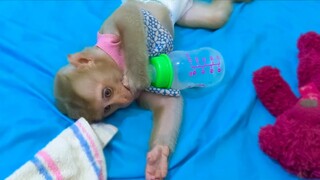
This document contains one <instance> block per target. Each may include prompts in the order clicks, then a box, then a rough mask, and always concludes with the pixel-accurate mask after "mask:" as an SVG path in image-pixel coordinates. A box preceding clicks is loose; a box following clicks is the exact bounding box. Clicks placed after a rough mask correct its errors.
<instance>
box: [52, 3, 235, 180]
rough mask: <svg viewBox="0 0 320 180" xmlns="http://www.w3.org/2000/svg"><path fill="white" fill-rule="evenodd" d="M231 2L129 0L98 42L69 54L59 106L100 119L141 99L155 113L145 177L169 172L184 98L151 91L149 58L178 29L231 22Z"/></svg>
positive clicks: (165, 47)
mask: <svg viewBox="0 0 320 180" xmlns="http://www.w3.org/2000/svg"><path fill="white" fill-rule="evenodd" d="M231 11H232V0H214V1H213V2H211V3H201V2H193V1H192V0H179V1H178V0H127V1H125V2H123V3H122V5H121V6H120V7H119V8H118V9H116V10H115V11H114V12H113V14H112V15H111V16H110V17H108V18H107V19H106V20H105V21H104V23H103V24H102V26H101V28H100V30H99V31H98V33H97V43H96V45H95V46H92V47H87V48H85V49H84V50H82V51H80V52H77V53H74V54H71V55H68V61H69V64H68V65H66V66H65V67H63V68H61V69H60V70H59V71H58V73H57V75H56V77H55V86H54V87H55V89H54V95H55V98H56V105H57V107H58V109H59V110H60V111H61V112H62V113H64V114H66V115H67V116H68V117H70V118H72V119H78V118H80V117H84V118H85V119H87V120H88V121H89V123H94V122H98V121H101V120H102V119H104V118H105V117H107V116H109V115H110V114H112V113H113V112H115V111H116V110H117V109H119V108H125V107H127V106H128V105H129V104H130V103H131V102H133V101H134V100H137V101H138V103H139V105H140V106H141V107H143V108H147V109H150V110H152V111H153V120H154V127H153V130H152V136H151V139H150V151H149V152H148V154H147V165H146V171H145V176H146V179H163V178H164V177H166V175H167V169H168V157H169V154H170V153H172V152H173V151H174V148H175V144H176V139H177V136H178V131H179V128H180V124H181V112H182V98H181V97H172V96H164V95H160V94H154V93H151V92H149V91H146V88H148V87H149V86H150V77H149V75H148V69H147V66H148V63H149V62H148V61H149V57H152V56H157V55H160V54H162V53H169V52H170V51H172V50H173V35H174V33H173V27H174V24H175V23H177V24H179V25H181V26H187V27H192V28H207V29H217V28H219V27H221V26H223V25H224V24H225V23H226V21H227V20H228V18H229V16H230V14H231Z"/></svg>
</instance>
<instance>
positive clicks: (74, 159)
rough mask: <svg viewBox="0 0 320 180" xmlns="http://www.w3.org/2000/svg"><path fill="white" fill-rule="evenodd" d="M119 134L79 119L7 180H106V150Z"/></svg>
mask: <svg viewBox="0 0 320 180" xmlns="http://www.w3.org/2000/svg"><path fill="white" fill-rule="evenodd" d="M116 133H117V128H116V127H114V126H112V125H110V124H106V123H104V122H100V123H95V124H93V125H91V126H90V125H89V123H88V122H87V121H86V120H85V119H84V118H80V119H79V120H77V121H76V122H75V123H74V124H72V125H70V126H69V127H68V128H66V129H65V130H63V131H62V132H61V133H60V134H59V135H58V136H57V137H55V138H54V139H53V140H52V141H50V142H49V143H48V144H47V145H46V146H45V147H44V148H43V149H41V150H40V151H39V152H37V154H36V155H35V156H34V157H33V158H32V159H30V161H28V162H26V163H25V164H24V165H23V166H21V167H20V168H19V169H17V170H16V171H14V173H13V174H11V175H10V176H9V177H8V178H7V179H6V180H21V179H38V180H44V179H46V180H48V179H56V180H63V179H77V180H87V179H99V180H104V179H106V178H107V171H106V161H105V157H104V154H103V148H104V147H105V146H106V145H107V144H108V142H109V141H110V140H111V139H112V137H113V136H114V135H115V134H116Z"/></svg>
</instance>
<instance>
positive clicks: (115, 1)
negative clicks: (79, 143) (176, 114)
mask: <svg viewBox="0 0 320 180" xmlns="http://www.w3.org/2000/svg"><path fill="white" fill-rule="evenodd" d="M120 3H121V2H120V0H107V1H21V2H19V1H1V2H0V25H1V26H0V84H1V86H0V95H1V104H0V132H1V137H0V160H1V162H0V179H3V178H4V177H6V176H8V175H9V174H11V173H12V172H13V171H14V170H16V169H17V168H18V167H20V166H21V165H22V164H24V163H25V162H27V161H28V160H30V159H31V158H32V157H33V156H34V154H35V153H36V152H38V151H39V150H40V149H41V148H43V147H44V146H45V145H46V144H47V143H48V142H50V140H52V139H53V138H54V137H56V136H57V135H58V134H59V133H60V132H61V131H63V130H64V129H65V128H67V127H68V126H69V125H71V123H73V122H72V121H71V120H70V119H68V118H67V117H65V116H64V115H62V114H61V113H60V112H59V111H58V110H57V109H56V108H55V106H54V98H53V78H54V75H55V73H56V72H57V71H58V69H59V68H60V67H61V66H63V65H65V64H66V63H67V58H66V56H67V54H68V53H74V52H76V51H79V50H81V49H82V48H83V47H85V46H89V45H94V44H95V41H96V33H97V30H98V29H99V27H100V25H101V24H102V22H103V20H104V19H105V18H106V17H108V16H109V15H110V14H111V13H112V11H113V10H114V9H115V8H117V6H118V5H119V4H120ZM319 9H320V2H319V1H316V0H315V1H312V0H310V1H302V0H301V1H297V0H292V1H290V0H283V1H275V0H269V1H268V0H256V1H254V2H253V3H250V4H236V5H235V7H234V11H233V13H232V15H231V19H230V20H229V21H228V23H227V24H226V25H225V26H224V27H223V28H221V29H219V30H216V31H208V30H203V29H188V28H183V27H178V26H176V29H175V30H176V31H175V41H174V45H175V49H177V50H191V49H197V48H200V47H204V46H209V47H212V48H214V49H217V50H218V51H220V52H221V54H222V55H223V56H224V60H225V65H226V75H225V78H224V80H223V81H222V82H221V83H220V84H219V86H216V87H213V88H210V89H190V90H185V91H183V92H182V95H184V97H185V101H184V107H185V109H184V113H183V116H184V118H183V124H182V127H181V131H180V136H179V142H178V144H177V146H176V150H175V152H174V154H173V155H172V156H171V161H170V164H169V174H168V177H169V179H175V180H181V179H204V180H206V179H208V180H211V179H220V180H223V179H226V180H229V179H233V180H235V179H262V180H270V179H273V180H278V179H279V180H283V179H297V178H296V177H295V176H293V175H291V174H288V173H287V172H286V171H285V170H284V169H282V168H281V166H280V165H279V164H278V163H277V162H275V161H273V160H271V158H269V157H268V156H267V155H265V154H264V153H263V152H262V151H261V150H260V149H259V145H258V131H259V129H260V127H262V126H265V125H266V124H271V123H274V120H275V118H274V117H273V116H272V115H270V114H269V112H268V111H267V110H266V109H265V108H264V107H263V106H262V104H261V102H260V101H259V100H258V99H257V96H256V93H255V90H254V87H253V85H252V73H253V71H255V70H257V69H259V68H260V67H262V66H264V65H271V66H276V67H278V68H279V69H280V70H281V73H282V75H283V77H284V78H285V80H286V81H287V82H288V83H289V85H290V86H291V87H297V83H298V82H297V78H296V69H297V64H298V60H297V48H296V42H297V39H298V37H299V36H300V35H301V34H302V33H305V32H307V31H311V30H313V31H317V32H320V20H319ZM294 93H296V94H298V92H297V90H296V91H295V92H294ZM106 122H108V123H111V124H113V125H115V126H116V127H117V128H118V129H119V131H118V133H117V134H116V135H115V137H114V138H113V139H112V141H111V142H110V144H109V145H108V147H107V148H105V150H104V153H105V156H106V159H107V168H108V177H109V179H119V178H121V179H128V180H142V179H144V169H145V163H146V153H147V150H148V140H149V138H150V133H151V128H152V114H151V112H150V111H147V110H143V109H141V108H139V107H138V106H137V105H136V104H135V103H134V104H132V105H131V106H130V107H128V108H127V109H124V110H120V111H118V112H117V113H115V114H114V115H113V116H111V117H110V118H108V119H106Z"/></svg>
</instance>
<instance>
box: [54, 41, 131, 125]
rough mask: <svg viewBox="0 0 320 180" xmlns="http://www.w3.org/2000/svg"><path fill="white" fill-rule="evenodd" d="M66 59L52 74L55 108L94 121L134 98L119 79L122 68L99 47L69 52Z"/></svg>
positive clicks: (74, 117) (70, 115)
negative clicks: (54, 73)
mask: <svg viewBox="0 0 320 180" xmlns="http://www.w3.org/2000/svg"><path fill="white" fill-rule="evenodd" d="M68 60H69V63H70V64H68V65H66V66H65V67H63V68H61V69H60V70H59V71H58V73H57V75H56V77H55V83H54V96H55V99H56V105H57V107H58V109H59V110H60V111H61V112H62V113H64V114H66V115H67V116H69V117H70V118H72V119H78V118H80V117H84V118H86V119H87V120H88V121H89V122H96V121H99V120H102V119H103V118H104V117H107V116H108V115H110V114H112V113H113V112H114V111H116V110H117V109H119V108H124V107H126V106H128V105H129V104H130V103H131V102H132V101H133V100H134V98H135V95H134V94H132V93H131V92H130V90H129V89H128V88H127V87H126V86H125V85H123V83H122V80H123V72H122V70H121V69H120V68H119V67H118V66H117V64H116V63H115V62H114V61H113V60H112V58H111V57H110V56H109V55H108V54H106V53H104V52H103V51H101V50H100V49H99V48H96V47H92V48H87V49H85V50H83V51H81V52H78V53H75V54H72V55H68Z"/></svg>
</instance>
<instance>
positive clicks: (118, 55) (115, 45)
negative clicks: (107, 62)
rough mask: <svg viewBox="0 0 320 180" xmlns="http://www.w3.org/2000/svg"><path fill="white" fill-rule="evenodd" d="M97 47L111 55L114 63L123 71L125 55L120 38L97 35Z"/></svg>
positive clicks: (109, 35)
mask: <svg viewBox="0 0 320 180" xmlns="http://www.w3.org/2000/svg"><path fill="white" fill-rule="evenodd" d="M96 46H97V47H99V48H100V49H101V50H103V51H104V52H105V53H107V54H109V55H110V56H111V58H112V59H113V61H114V62H116V63H117V64H118V66H119V67H120V69H121V70H123V69H124V67H125V64H124V54H123V50H122V49H121V48H120V46H121V41H120V37H119V36H117V35H114V34H101V33H99V32H98V34H97V44H96Z"/></svg>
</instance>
